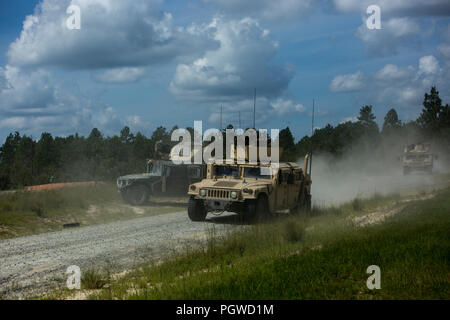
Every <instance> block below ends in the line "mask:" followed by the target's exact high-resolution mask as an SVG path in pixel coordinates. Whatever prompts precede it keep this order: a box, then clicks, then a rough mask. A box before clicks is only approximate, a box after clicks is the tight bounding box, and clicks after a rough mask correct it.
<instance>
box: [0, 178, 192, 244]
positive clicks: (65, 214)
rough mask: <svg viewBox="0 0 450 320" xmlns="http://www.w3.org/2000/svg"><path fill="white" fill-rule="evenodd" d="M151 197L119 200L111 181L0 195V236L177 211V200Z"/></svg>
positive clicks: (9, 236) (178, 208) (0, 237)
mask: <svg viewBox="0 0 450 320" xmlns="http://www.w3.org/2000/svg"><path fill="white" fill-rule="evenodd" d="M173 200H174V204H171V203H170V201H171V200H170V199H155V200H154V201H155V202H154V203H151V204H150V205H148V206H142V207H132V206H129V205H126V204H124V203H123V201H122V199H121V197H120V195H119V194H118V192H117V187H116V186H115V185H114V184H106V183H105V184H98V185H95V186H83V187H80V186H77V187H67V188H64V189H58V190H49V191H40V192H26V191H19V192H16V193H9V194H2V195H0V239H7V238H13V237H19V236H24V235H32V234H38V233H43V232H50V231H57V230H62V229H63V224H66V223H72V222H79V223H81V225H82V226H85V225H93V224H99V223H106V222H111V221H117V220H125V219H132V218H137V217H144V216H151V215H157V214H163V213H168V212H174V211H177V210H180V206H179V204H178V203H177V204H178V205H175V203H176V202H177V201H178V202H179V201H180V199H178V198H176V199H173ZM186 201H187V198H186V199H185V202H186Z"/></svg>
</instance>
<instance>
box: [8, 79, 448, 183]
mask: <svg viewBox="0 0 450 320" xmlns="http://www.w3.org/2000/svg"><path fill="white" fill-rule="evenodd" d="M423 106H424V108H423V110H422V112H421V114H420V116H419V117H418V119H416V120H415V121H410V122H408V123H403V122H402V121H400V119H399V118H398V114H397V112H396V110H395V109H391V110H389V111H388V113H387V114H386V116H385V117H384V123H383V126H382V128H381V130H380V128H379V127H378V125H377V123H376V122H375V119H376V118H375V116H374V114H373V108H372V106H370V105H369V106H363V107H362V108H361V109H360V113H359V117H358V120H357V121H354V122H352V121H348V122H345V123H341V124H339V125H337V126H332V125H330V124H328V125H327V126H325V127H324V128H321V129H317V130H315V131H314V134H313V135H312V136H305V137H303V138H302V139H300V140H299V141H297V142H295V139H294V136H293V135H292V133H291V131H290V128H289V127H287V128H285V129H283V130H281V131H280V134H279V144H280V147H282V148H283V153H282V155H281V160H282V161H296V160H298V159H299V158H301V157H303V156H304V155H305V154H307V153H310V152H311V151H312V152H313V153H315V154H317V153H327V154H331V155H333V156H337V157H339V156H342V155H343V154H345V153H347V152H351V151H355V150H357V151H361V152H365V151H369V152H370V150H371V149H372V150H373V149H374V148H377V150H379V148H380V147H381V149H383V148H385V149H386V150H393V149H398V150H400V151H399V152H401V148H402V145H404V144H407V143H416V142H421V141H437V142H439V143H440V144H441V145H443V146H447V148H449V146H450V108H449V106H448V104H446V105H445V106H444V105H442V101H441V99H440V97H439V92H438V91H437V89H436V88H435V87H432V88H431V90H430V93H426V94H425V96H424V102H423ZM177 128H178V127H176V126H175V127H173V128H172V129H171V130H167V129H166V128H164V127H162V126H161V127H158V128H157V129H156V130H155V131H154V132H153V133H152V135H151V137H150V138H148V137H146V136H145V135H143V134H142V133H140V132H138V133H136V134H133V133H132V132H131V131H130V128H128V127H124V128H123V129H122V130H121V132H120V134H119V135H115V136H112V137H109V136H104V135H103V134H102V133H101V132H100V131H99V130H98V129H97V128H94V129H93V130H92V131H91V133H90V134H89V136H88V137H84V136H80V135H78V134H75V135H70V136H67V137H53V136H52V135H51V134H50V133H47V132H44V133H42V134H41V137H40V139H39V140H37V141H35V140H34V139H33V138H32V137H30V136H27V135H21V134H20V133H19V132H15V133H11V134H9V136H8V137H7V138H6V140H5V142H4V144H3V145H2V146H1V147H0V189H1V190H6V189H14V188H20V187H23V186H28V185H36V184H44V183H49V182H73V181H87V180H101V181H112V180H115V179H116V178H117V177H118V176H121V175H124V174H130V173H135V172H142V171H144V170H145V166H146V161H147V159H151V158H155V156H156V154H155V145H156V143H157V142H158V141H163V142H166V143H167V142H170V137H171V134H172V132H173V130H175V129H177ZM228 128H232V126H228ZM188 130H189V131H193V129H192V128H188ZM444 151H445V152H447V154H450V150H448V149H447V150H444ZM386 153H388V152H386ZM385 156H386V155H385Z"/></svg>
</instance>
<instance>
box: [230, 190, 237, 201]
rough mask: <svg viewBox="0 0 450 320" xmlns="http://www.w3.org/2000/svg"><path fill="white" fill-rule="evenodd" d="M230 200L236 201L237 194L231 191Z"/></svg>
mask: <svg viewBox="0 0 450 320" xmlns="http://www.w3.org/2000/svg"><path fill="white" fill-rule="evenodd" d="M231 198H233V199H236V198H237V192H236V191H231Z"/></svg>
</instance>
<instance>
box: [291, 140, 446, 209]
mask: <svg viewBox="0 0 450 320" xmlns="http://www.w3.org/2000/svg"><path fill="white" fill-rule="evenodd" d="M437 149H438V145H437V144H436V145H435V146H434V148H432V152H433V154H439V152H436V151H438V150H437ZM402 154H403V145H399V143H394V144H390V145H389V144H384V145H382V146H380V147H379V148H377V149H372V148H370V146H368V145H362V146H358V147H356V148H353V151H351V152H348V153H344V154H343V155H341V156H340V157H336V156H333V155H329V154H316V155H313V162H312V182H313V183H312V190H311V193H312V199H313V204H314V205H317V206H330V205H339V204H342V203H344V202H348V201H351V200H353V199H355V198H361V199H364V198H369V197H371V196H374V195H375V194H379V195H387V194H392V193H410V192H421V191H424V190H430V189H433V188H434V187H437V183H438V182H437V181H438V180H439V177H440V176H442V174H445V173H448V172H450V170H449V165H448V164H449V161H448V159H449V157H448V156H445V155H443V154H441V155H440V156H439V157H438V158H437V159H435V160H434V164H433V174H431V175H430V174H426V173H422V172H413V173H411V174H408V175H404V174H403V170H402V161H401V156H402ZM298 163H299V164H300V165H303V161H302V160H299V161H298ZM441 180H442V179H441Z"/></svg>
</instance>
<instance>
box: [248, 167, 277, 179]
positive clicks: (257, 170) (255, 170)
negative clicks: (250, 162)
mask: <svg viewBox="0 0 450 320" xmlns="http://www.w3.org/2000/svg"><path fill="white" fill-rule="evenodd" d="M244 177H245V178H255V179H270V178H271V177H270V168H264V167H262V168H261V167H244Z"/></svg>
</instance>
